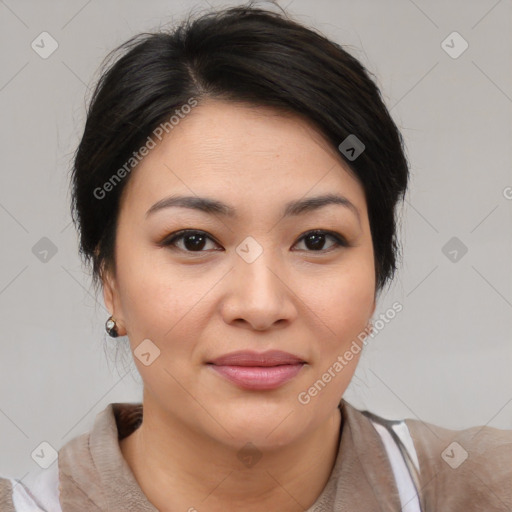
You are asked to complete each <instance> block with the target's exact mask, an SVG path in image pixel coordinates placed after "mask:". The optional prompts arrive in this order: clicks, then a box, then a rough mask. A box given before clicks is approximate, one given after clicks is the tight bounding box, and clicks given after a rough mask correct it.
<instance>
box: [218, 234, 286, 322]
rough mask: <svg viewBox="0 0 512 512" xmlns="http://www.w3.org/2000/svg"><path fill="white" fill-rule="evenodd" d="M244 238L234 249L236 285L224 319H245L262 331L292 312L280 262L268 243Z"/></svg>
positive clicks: (227, 302)
mask: <svg viewBox="0 0 512 512" xmlns="http://www.w3.org/2000/svg"><path fill="white" fill-rule="evenodd" d="M263 244H264V242H262V243H260V242H258V241H256V240H255V239H254V238H252V237H247V238H246V239H245V240H243V241H242V242H241V243H240V244H239V245H238V246H237V248H236V253H237V254H236V255H235V259H234V276H233V277H234V279H235V280H236V283H235V285H234V286H233V287H232V288H231V291H230V297H229V299H228V300H227V301H226V303H225V304H224V315H225V320H226V321H228V322H232V321H240V320H245V321H246V322H247V323H248V324H250V325H252V327H253V328H255V329H265V328H268V327H270V326H271V325H272V324H274V323H275V322H277V321H279V320H282V319H288V320H289V319H290V318H291V317H292V316H293V315H294V313H293V311H294V308H293V304H292V301H291V300H290V297H289V296H288V295H287V294H288V288H287V287H286V286H285V285H284V282H285V279H284V276H283V277H281V276H280V274H281V273H282V268H283V266H282V264H281V263H282V262H281V260H280V258H279V257H278V255H277V254H276V252H274V251H273V249H272V248H271V247H270V245H269V244H265V247H264V246H263Z"/></svg>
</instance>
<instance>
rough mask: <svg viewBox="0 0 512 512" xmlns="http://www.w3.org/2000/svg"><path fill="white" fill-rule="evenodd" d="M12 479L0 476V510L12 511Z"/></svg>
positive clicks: (4, 511) (3, 511)
mask: <svg viewBox="0 0 512 512" xmlns="http://www.w3.org/2000/svg"><path fill="white" fill-rule="evenodd" d="M12 487H13V482H12V479H10V478H6V477H1V476H0V510H1V511H2V512H14V510H15V508H14V504H13V502H12Z"/></svg>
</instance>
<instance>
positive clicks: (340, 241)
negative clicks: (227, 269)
mask: <svg viewBox="0 0 512 512" xmlns="http://www.w3.org/2000/svg"><path fill="white" fill-rule="evenodd" d="M187 234H199V235H202V236H204V237H205V238H208V239H210V240H211V241H212V242H214V243H215V244H217V245H219V246H220V244H219V242H217V240H215V238H214V237H213V236H212V235H210V234H209V233H208V232H206V231H203V230H201V229H193V228H186V229H180V230H178V231H174V232H173V233H171V234H169V235H167V236H166V237H165V238H164V239H163V240H162V241H161V242H159V243H158V245H159V246H161V247H169V246H171V247H172V248H174V249H177V250H179V251H182V252H186V253H187V254H201V253H204V252H206V253H207V252H210V251H184V250H183V249H180V248H179V247H176V246H175V245H174V247H173V243H174V242H175V241H176V240H177V239H180V238H182V237H184V236H185V235H187ZM312 234H320V235H325V236H326V237H329V236H330V237H331V238H333V239H334V240H335V242H336V243H335V246H334V249H336V248H342V247H345V248H347V247H350V244H349V242H348V241H347V239H346V238H345V237H344V236H343V235H342V234H341V233H338V232H337V231H332V230H329V229H320V228H317V229H309V230H307V231H304V232H303V233H301V234H300V235H299V237H298V238H297V241H296V242H295V243H294V245H296V244H297V243H298V242H301V241H302V240H303V239H304V238H305V237H306V236H307V235H312ZM334 249H333V248H331V249H321V250H319V251H306V252H308V253H313V254H314V253H318V254H326V253H328V252H331V251H332V250H334Z"/></svg>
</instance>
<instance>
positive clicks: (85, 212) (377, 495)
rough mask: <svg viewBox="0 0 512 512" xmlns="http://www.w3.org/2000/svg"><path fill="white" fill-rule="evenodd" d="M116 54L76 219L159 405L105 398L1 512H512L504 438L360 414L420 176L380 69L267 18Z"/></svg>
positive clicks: (184, 28)
mask: <svg viewBox="0 0 512 512" xmlns="http://www.w3.org/2000/svg"><path fill="white" fill-rule="evenodd" d="M122 49H123V50H124V53H123V55H122V56H120V57H119V58H118V59H117V60H116V61H115V62H114V63H113V65H112V66H111V67H110V68H109V69H108V70H106V71H105V73H104V74H103V76H102V78H101V80H100V82H99V83H98V86H97V88H96V90H95V93H94V95H93V98H92V101H91V105H90V109H89V111H88V117H87V123H86V126H85V131H84V135H83V138H82V140H81V143H80V145H79V147H78V150H77V152H76V155H75V162H74V169H73V174H72V185H73V205H72V212H73V218H74V220H75V223H76V225H77V228H78V230H79V233H80V253H81V254H82V255H83V256H84V258H85V260H86V261H87V262H89V263H92V268H93V279H94V283H95V284H96V286H97V287H100V286H101V289H102V291H103V296H104V300H105V304H106V306H107V308H108V309H109V311H110V312H111V313H112V315H111V316H110V318H109V319H108V320H107V322H106V330H107V332H108V333H109V334H110V335H111V336H112V337H113V338H116V337H118V336H128V338H129V341H130V346H131V349H132V351H133V355H134V361H135V364H136V366H137V369H138V371H139V372H140V374H141V377H142V379H143V382H144V390H143V403H142V404H136V403H133V404H132V403H112V404H109V406H108V407H107V408H106V409H105V410H104V411H102V412H101V413H100V414H98V416H97V417H96V421H95V424H94V426H93V428H92V430H91V431H90V432H88V433H85V434H83V435H81V436H79V437H76V438H74V439H73V440H71V441H70V442H68V443H67V444H65V445H64V446H63V447H62V448H61V449H60V451H59V454H58V460H57V461H55V462H54V464H53V465H51V466H50V467H49V468H48V469H46V470H44V471H43V472H42V473H41V475H40V478H39V479H38V480H37V482H36V483H35V484H34V485H32V486H30V487H29V486H25V485H24V484H23V483H21V482H19V481H16V480H14V479H10V478H3V479H2V480H0V503H1V505H2V506H1V507H0V508H1V510H2V511H9V512H11V511H13V510H16V511H27V510H31V511H32V510H44V511H48V512H49V511H52V512H53V511H59V510H60V511H62V512H78V511H81V512H82V511H84V510H87V511H107V510H108V511H114V510H115V511H125V510H134V511H135V510H137V511H155V510H159V511H162V512H168V511H176V510H184V511H185V510H186V511H189V512H192V511H196V510H197V511H215V512H216V511H226V510H240V509H241V510H244V511H263V510H272V511H273V510H275V511H290V512H295V511H304V510H307V511H310V512H312V511H326V510H332V511H344V510H351V511H355V510H357V511H373V510H386V511H387V510H389V511H397V510H404V511H408V512H411V511H420V510H422V511H425V512H426V511H431V512H434V511H439V510H453V511H463V510H464V511H467V510H509V509H510V507H511V506H512V497H511V494H512V492H511V485H510V476H511V471H510V462H511V454H512V434H511V433H510V432H508V431H504V430H498V429H494V428H490V427H474V428H471V429H467V430H462V431H454V430H447V429H444V428H441V427H439V426H436V425H431V424H427V423H423V422H420V421H417V420H411V419H408V420H406V421H403V422H392V421H388V420H385V419H383V418H380V417H378V416H375V415H373V414H371V413H369V412H367V411H359V410H357V409H355V408H354V407H352V406H351V405H350V404H349V403H347V402H346V401H345V400H343V399H342V396H343V394H344V392H345V390H346V388H347V386H348V385H349V383H350V380H351V377H352V376H353V374H354V372H355V369H356V367H357V363H358V360H359V358H360V356H361V352H362V348H363V346H364V345H365V343H366V341H367V337H368V336H369V335H371V331H372V327H371V318H372V315H373V313H374V311H375V307H376V302H377V299H378V297H379V294H380V292H381V291H382V290H383V289H384V287H385V286H386V284H387V283H389V282H390V281H391V279H392V277H393V275H394V272H395V269H396V256H397V250H398V244H397V238H396V216H395V208H396V206H397V204H398V202H399V201H400V200H402V199H403V197H404V194H405V191H406V189H407V182H408V165H407V161H406V158H405V155H404V151H403V144H402V138H401V136H400V133H399V132H398V130H397V128H396V126H395V124H394V122H393V120H392V119H391V117H390V115H389V113H388V111H387V109H386V107H385V106H384V104H383V102H382V100H381V97H380V93H379V90H378V89H377V87H376V85H375V84H374V82H373V81H372V79H371V78H370V77H369V75H368V72H367V71H366V70H365V69H364V67H363V66H362V65H361V64H360V63H359V62H358V61H357V60H356V59H354V58H353V57H351V56H350V55H349V54H348V53H347V52H346V51H344V50H343V49H342V48H341V47H340V46H339V45H337V44H335V43H334V42H332V41H329V40H328V39H326V38H325V37H323V36H322V35H320V34H319V33H317V32H315V31H313V30H311V29H308V28H306V27H304V26H302V25H300V24H298V23H296V22H294V21H292V20H290V19H289V18H288V17H287V16H286V15H284V14H283V15H278V14H276V13H273V12H269V11H265V10H262V9H256V8H253V7H252V6H249V7H236V8H230V9H225V10H222V11H217V12H213V13H210V14H208V15H205V16H203V17H200V18H198V19H196V20H191V21H189V22H185V23H183V24H182V25H181V26H180V27H179V28H178V29H176V30H175V31H174V32H173V33H170V34H167V33H156V34H142V35H141V36H138V37H135V38H133V39H132V40H130V41H128V42H127V43H126V44H125V45H123V46H122ZM394 307H395V306H394ZM400 307H401V306H400V304H398V303H397V304H396V308H397V310H399V309H400Z"/></svg>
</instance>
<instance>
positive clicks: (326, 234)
mask: <svg viewBox="0 0 512 512" xmlns="http://www.w3.org/2000/svg"><path fill="white" fill-rule="evenodd" d="M329 238H330V239H331V240H334V244H332V245H331V248H329V249H325V248H324V246H325V243H326V240H327V239H329ZM299 241H304V245H305V246H306V250H308V251H313V252H322V251H330V250H332V249H333V248H336V247H347V246H348V244H347V243H346V241H345V239H344V238H343V237H342V236H341V235H339V234H338V233H334V232H330V231H325V230H320V229H318V230H315V231H309V232H308V233H306V234H305V235H304V236H302V237H301V238H300V239H299Z"/></svg>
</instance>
